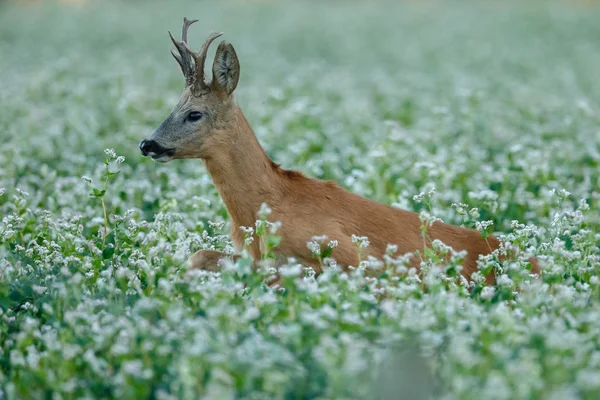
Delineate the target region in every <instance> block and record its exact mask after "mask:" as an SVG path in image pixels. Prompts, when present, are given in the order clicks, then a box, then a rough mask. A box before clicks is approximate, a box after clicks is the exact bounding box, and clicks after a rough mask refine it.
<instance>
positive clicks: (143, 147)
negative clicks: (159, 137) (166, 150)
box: [140, 140, 158, 156]
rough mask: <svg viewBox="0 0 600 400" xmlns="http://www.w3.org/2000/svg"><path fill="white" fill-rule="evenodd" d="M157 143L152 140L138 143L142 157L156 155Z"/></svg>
mask: <svg viewBox="0 0 600 400" xmlns="http://www.w3.org/2000/svg"><path fill="white" fill-rule="evenodd" d="M157 147H158V145H157V143H156V142H155V141H154V140H142V141H141V142H140V151H141V152H142V155H143V156H147V155H148V153H156V148H157Z"/></svg>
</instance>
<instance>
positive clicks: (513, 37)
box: [0, 1, 600, 400]
mask: <svg viewBox="0 0 600 400" xmlns="http://www.w3.org/2000/svg"><path fill="white" fill-rule="evenodd" d="M74 3H77V5H73V4H70V5H53V4H49V3H44V2H33V3H23V4H18V5H15V4H13V3H10V2H9V3H6V2H4V3H0V84H1V89H0V139H1V141H0V399H3V398H7V399H25V398H53V399H60V398H62V399H76V398H100V397H113V398H119V399H140V398H154V399H165V400H166V399H175V398H181V399H195V398H200V397H202V398H207V399H228V398H231V399H233V398H245V399H267V398H296V399H308V398H320V399H342V398H348V399H349V398H357V399H358V398H361V399H363V398H364V399H377V398H381V399H389V398H403V399H421V398H427V397H428V396H431V397H433V398H443V399H538V398H539V399H542V398H543V399H595V398H598V394H599V393H600V318H598V315H600V314H599V313H600V276H599V275H600V249H599V246H600V234H599V229H598V228H599V227H600V210H599V205H600V190H599V189H598V188H599V187H600V167H599V163H600V76H599V74H598V71H599V70H598V66H599V65H600V24H598V21H600V8H599V7H598V6H595V5H593V4H590V3H583V2H554V1H549V2H543V3H538V2H528V3H525V2H524V3H525V4H520V3H513V2H485V4H484V3H481V4H480V3H463V2H438V1H431V2H407V3H398V2H384V1H378V2H364V3H363V2H354V1H350V2H293V3H292V2H278V1H235V2H211V3H200V2H188V3H181V2H150V1H148V2H137V1H131V2H115V1H107V2H94V1H90V2H74ZM183 16H188V17H193V18H199V19H200V21H201V22H200V23H198V24H197V25H195V26H194V29H192V31H191V37H192V39H191V41H192V44H193V45H195V46H199V45H200V43H201V41H202V40H203V39H204V38H205V37H206V35H207V34H208V33H209V32H210V31H212V30H214V31H224V32H225V36H224V39H226V40H228V41H230V42H232V43H233V45H234V46H235V48H236V50H237V53H238V56H239V58H240V62H241V68H242V76H241V80H240V84H239V86H238V90H237V96H238V101H239V103H240V105H241V106H242V108H243V110H244V112H245V113H246V116H247V117H248V119H249V120H250V122H251V124H252V125H253V127H254V129H255V132H256V134H257V136H258V138H259V140H260V141H261V143H262V144H263V145H264V147H265V148H266V150H267V151H268V153H269V155H270V156H271V157H272V158H273V159H274V160H275V161H276V162H278V163H281V164H282V166H283V167H285V168H295V169H298V170H301V171H303V172H305V173H307V174H309V175H311V176H313V177H318V178H323V179H331V180H335V181H336V182H338V183H339V184H340V185H342V186H344V187H346V188H348V189H349V190H352V191H354V192H356V193H359V194H361V195H364V196H366V197H369V198H372V199H375V200H378V201H381V202H385V203H387V204H393V205H394V206H396V207H401V208H405V209H409V210H413V211H423V212H427V213H430V214H431V215H434V216H436V217H438V218H441V219H443V220H444V221H446V222H450V223H454V224H464V225H465V226H470V227H475V228H478V229H481V230H482V233H484V234H488V233H491V232H495V233H496V234H498V235H499V236H501V237H503V238H505V239H506V240H508V241H510V242H511V243H512V244H514V245H515V246H516V247H518V248H520V249H521V250H522V254H523V256H522V257H520V258H518V259H514V260H509V261H507V262H505V263H503V264H500V263H498V262H497V257H495V256H491V257H488V258H485V259H483V260H482V261H481V268H482V270H490V269H493V270H494V271H495V273H496V274H497V276H498V284H497V285H494V286H492V287H486V286H485V284H484V282H482V280H481V279H477V277H476V279H475V281H474V282H473V283H472V284H466V283H464V282H463V283H462V284H456V282H457V281H456V279H455V278H453V276H455V274H456V271H457V269H458V268H459V264H460V262H459V260H458V258H459V257H455V258H454V259H453V261H451V262H450V263H449V264H445V265H442V266H441V267H440V268H435V267H434V265H435V264H436V260H435V257H432V258H431V259H430V260H429V261H428V262H425V263H424V266H423V273H422V274H420V275H419V274H416V273H415V272H414V271H407V270H406V268H404V267H403V260H402V258H400V259H396V258H392V257H389V258H387V259H385V260H379V261H377V260H365V261H364V262H363V263H362V264H361V265H360V266H356V268H354V269H352V270H351V271H346V272H344V271H341V270H338V269H336V268H335V267H333V266H332V267H329V268H327V269H326V272H325V273H323V274H322V275H321V276H319V277H318V279H315V277H314V276H313V275H312V274H311V273H310V271H305V277H303V278H296V277H295V276H296V274H297V273H299V272H301V271H302V268H303V266H301V265H297V264H295V263H293V262H292V263H290V265H286V266H285V267H283V268H282V269H281V271H280V272H281V274H282V275H283V276H284V277H285V279H284V282H283V285H282V286H283V287H282V288H280V289H269V288H268V287H266V286H265V285H264V283H263V280H265V279H268V276H269V274H270V273H271V272H272V271H270V270H269V268H266V267H265V268H262V269H261V270H259V271H251V270H250V268H249V267H248V265H249V263H248V262H249V260H248V259H247V258H243V259H242V260H240V261H239V262H238V264H237V265H228V266H227V267H226V268H225V269H224V270H223V271H222V272H221V273H207V272H198V273H195V274H192V275H191V276H189V277H186V276H185V272H186V270H187V269H186V265H185V262H186V260H187V258H188V257H189V256H190V254H192V253H193V252H195V251H197V250H199V249H215V248H216V249H224V250H226V251H231V250H232V244H231V242H230V239H229V236H228V230H229V220H228V218H227V213H226V209H225V207H224V205H223V203H222V201H221V200H220V198H219V196H218V194H217V193H216V191H215V189H214V187H213V185H212V183H211V179H210V177H209V176H208V174H207V173H206V171H205V170H204V168H203V166H202V163H201V162H200V161H198V160H196V161H194V160H188V161H175V162H172V163H169V164H166V165H158V164H156V163H153V162H152V161H150V160H148V159H144V158H142V157H141V156H140V154H139V151H138V149H137V143H138V142H139V140H141V139H142V138H144V137H145V136H147V135H148V133H149V132H151V131H152V129H154V127H155V126H156V125H157V124H158V123H159V122H160V121H161V120H162V119H163V118H164V117H165V116H166V115H167V114H168V112H169V111H170V108H171V107H172V106H173V105H174V103H175V101H176V100H177V98H178V95H179V91H180V90H181V88H182V85H183V80H182V77H181V74H180V71H179V69H178V66H177V65H176V63H175V61H174V60H173V59H172V58H171V56H170V55H169V50H170V48H171V43H170V41H169V39H168V35H167V30H169V29H170V30H171V31H173V32H179V29H180V26H181V25H180V24H181V19H182V18H183ZM210 54H211V55H210V56H209V58H211V57H212V54H214V48H213V49H212V51H211V53H210ZM390 223H393V221H390ZM258 226H261V225H260V223H259V225H258ZM261 231H263V232H260V233H261V234H264V235H272V234H274V235H276V232H275V233H272V232H269V231H268V230H265V229H261ZM357 234H360V232H357ZM310 240H311V238H307V241H310ZM325 244H326V243H325ZM357 251H360V245H359V246H358V247H357ZM436 251H437V252H438V253H440V252H444V251H447V249H444V247H443V246H440V247H439V248H438V249H436ZM528 255H536V256H537V257H538V258H539V259H540V260H541V264H542V267H543V277H542V279H541V280H536V279H532V277H531V276H530V274H529V271H528V270H527V262H526V261H525V260H526V257H527V256H528ZM332 257H334V258H335V249H334V250H333V253H332ZM366 269H379V271H380V272H381V273H380V274H378V278H368V277H366V276H365V270H366ZM392 272H400V274H399V275H398V274H396V275H394V274H392ZM382 295H383V296H382Z"/></svg>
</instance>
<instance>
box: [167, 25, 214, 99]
mask: <svg viewBox="0 0 600 400" xmlns="http://www.w3.org/2000/svg"><path fill="white" fill-rule="evenodd" d="M196 21H198V20H196V19H194V20H189V19H187V18H184V19H183V29H182V31H181V39H182V40H181V41H180V42H179V41H177V40H175V38H174V37H173V35H172V34H171V31H169V36H170V37H171V40H172V41H173V44H174V45H175V47H176V48H177V50H178V52H179V54H177V53H175V51H174V50H171V54H172V55H173V57H175V60H177V62H178V63H179V66H180V67H181V71H182V72H183V76H184V77H185V83H186V86H192V87H193V88H195V89H196V90H195V91H197V92H202V91H206V90H208V89H209V87H208V85H207V84H206V82H205V81H204V62H205V61H206V53H207V52H208V48H209V47H210V44H211V43H212V42H213V41H214V40H215V39H216V38H218V37H219V36H221V35H222V34H223V33H211V34H210V36H209V37H208V39H206V41H205V42H204V44H203V45H202V48H201V49H200V51H199V52H197V53H196V52H195V51H193V50H191V49H190V48H189V46H188V43H187V31H188V28H189V27H190V25H192V24H193V23H194V22H196ZM192 59H193V60H194V61H193V62H192Z"/></svg>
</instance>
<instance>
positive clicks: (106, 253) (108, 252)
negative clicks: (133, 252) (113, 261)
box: [102, 246, 115, 260]
mask: <svg viewBox="0 0 600 400" xmlns="http://www.w3.org/2000/svg"><path fill="white" fill-rule="evenodd" d="M113 254H115V248H114V247H113V246H108V247H105V248H104V250H103V251H102V258H104V259H105V260H108V259H110V258H112V256H113Z"/></svg>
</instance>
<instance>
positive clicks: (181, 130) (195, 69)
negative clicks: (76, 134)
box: [139, 18, 240, 163]
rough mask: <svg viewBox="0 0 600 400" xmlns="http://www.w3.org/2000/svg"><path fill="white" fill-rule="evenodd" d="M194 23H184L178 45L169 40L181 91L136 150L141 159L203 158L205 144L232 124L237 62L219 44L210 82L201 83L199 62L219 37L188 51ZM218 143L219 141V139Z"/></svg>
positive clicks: (223, 44)
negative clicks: (180, 77) (179, 73)
mask: <svg viewBox="0 0 600 400" xmlns="http://www.w3.org/2000/svg"><path fill="white" fill-rule="evenodd" d="M194 22H196V20H191V21H190V20H188V19H187V18H184V19H183V30H182V34H181V39H182V40H181V41H177V40H175V38H174V37H173V35H172V34H171V32H169V36H170V37H171V40H172V41H173V44H174V45H175V48H176V49H177V51H175V50H172V51H171V54H172V55H173V57H175V60H177V62H178V63H179V66H180V67H181V71H182V72H183V76H184V77H185V88H184V89H183V92H182V93H181V98H180V99H179V103H178V104H177V105H176V106H175V108H174V109H173V111H172V112H171V114H170V115H169V116H168V117H167V118H166V119H165V120H164V121H163V122H162V123H161V124H160V125H159V126H158V128H156V130H155V131H154V132H153V133H152V135H151V136H150V138H148V139H145V140H142V142H141V143H140V145H139V147H140V150H141V152H142V155H144V156H151V157H152V159H153V160H154V161H157V162H162V163H165V162H169V161H171V160H173V159H176V158H207V157H209V156H210V154H209V148H210V145H209V143H210V142H211V141H215V140H220V139H219V138H218V136H220V134H222V133H223V132H227V131H228V129H227V126H228V125H229V124H230V123H232V119H233V112H234V107H235V102H234V100H233V96H232V95H233V91H234V90H235V88H236V86H237V83H238V79H239V76H240V64H239V62H238V58H237V55H236V53H235V50H234V49H233V46H232V45H231V44H229V43H227V42H226V41H222V42H221V43H220V44H219V47H218V48H217V53H216V55H215V60H214V62H213V67H212V81H211V82H210V83H207V82H205V79H204V62H205V60H206V53H207V51H208V48H209V46H210V44H211V43H212V42H213V41H214V40H215V39H216V38H218V37H219V36H221V33H213V34H211V35H210V36H209V37H208V39H207V40H206V42H204V45H203V46H202V48H201V49H200V51H199V52H194V51H192V50H190V48H189V45H188V42H187V31H188V28H189V27H190V25H191V24H193V23H194ZM221 140H222V138H221Z"/></svg>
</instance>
